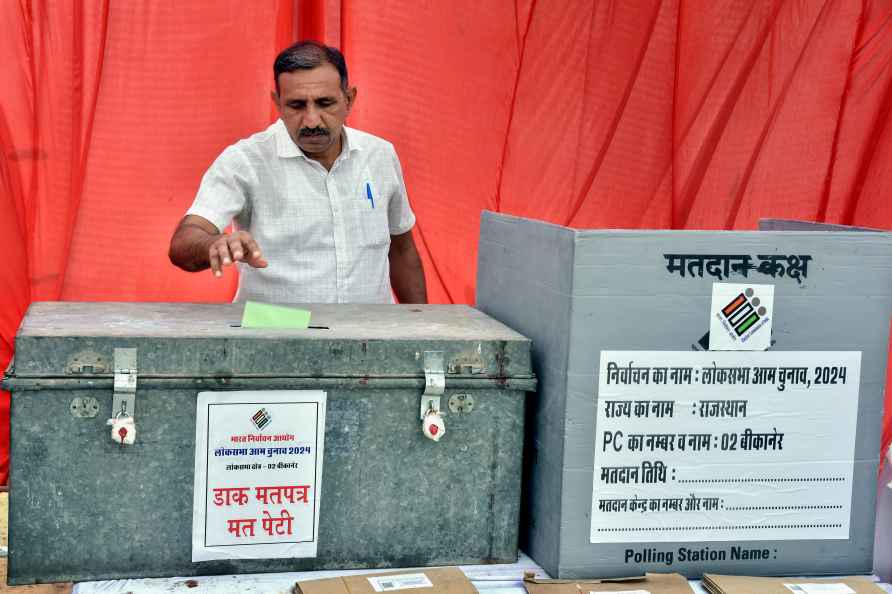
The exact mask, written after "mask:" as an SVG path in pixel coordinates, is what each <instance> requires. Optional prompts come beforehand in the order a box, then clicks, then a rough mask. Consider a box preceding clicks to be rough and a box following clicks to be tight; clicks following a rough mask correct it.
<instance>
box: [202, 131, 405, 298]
mask: <svg viewBox="0 0 892 594" xmlns="http://www.w3.org/2000/svg"><path fill="white" fill-rule="evenodd" d="M187 214H192V215H198V216H200V217H204V218H205V219H207V220H208V221H210V222H211V223H213V224H214V225H216V226H217V228H218V229H220V230H222V229H224V228H225V227H226V226H227V225H228V224H229V223H230V221H232V220H233V219H234V220H235V223H236V226H237V227H238V228H240V229H244V230H246V231H249V232H250V233H251V235H252V236H253V237H254V239H256V240H257V243H258V244H259V245H260V249H261V250H263V255H264V257H265V258H266V260H267V262H268V263H269V266H268V267H267V268H252V267H250V266H248V265H247V264H242V263H239V264H238V266H239V287H238V292H237V293H236V295H235V300H236V301H246V300H252V301H264V302H268V303H393V295H392V293H391V288H390V265H389V262H388V258H387V256H388V252H389V249H390V236H391V235H400V234H402V233H405V232H407V231H409V230H410V229H411V228H412V226H413V225H414V224H415V215H414V214H413V212H412V209H411V208H410V206H409V199H408V197H407V195H406V186H405V183H404V182H403V173H402V169H401V168H400V163H399V159H398V158H397V156H396V151H394V149H393V145H392V144H390V143H389V142H387V141H386V140H383V139H381V138H378V137H376V136H373V135H371V134H367V133H365V132H361V131H359V130H354V129H351V128H347V127H346V126H345V127H344V137H343V145H342V149H341V154H340V155H339V156H338V158H337V159H336V160H335V162H334V164H333V165H332V167H331V171H326V170H325V167H323V166H322V165H320V164H319V163H318V162H316V161H313V160H312V159H309V158H308V157H306V156H305V155H304V154H303V152H302V151H301V150H300V149H299V148H298V147H297V145H296V144H294V141H292V140H291V137H290V136H289V135H288V131H287V129H286V128H285V125H284V124H283V123H282V121H281V120H276V122H275V123H274V124H272V125H271V126H270V127H269V128H267V129H266V130H264V131H263V132H259V133H257V134H254V135H253V136H251V137H249V138H246V139H243V140H240V141H238V142H237V143H235V144H234V145H232V146H229V147H227V148H226V150H224V151H223V153H222V154H221V155H220V156H219V157H218V158H217V160H216V161H214V163H213V165H211V167H210V168H209V169H208V170H207V172H206V173H205V175H204V178H202V180H201V186H200V187H199V189H198V195H197V196H196V197H195V202H193V204H192V207H191V208H190V209H189V211H188V213H187Z"/></svg>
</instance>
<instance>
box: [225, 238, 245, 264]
mask: <svg viewBox="0 0 892 594" xmlns="http://www.w3.org/2000/svg"><path fill="white" fill-rule="evenodd" d="M226 241H227V243H228V246H229V252H230V253H231V254H232V260H233V262H238V261H240V260H244V259H245V248H244V247H243V246H242V238H241V237H239V236H238V235H236V234H233V235H230V236H229V237H227V238H226Z"/></svg>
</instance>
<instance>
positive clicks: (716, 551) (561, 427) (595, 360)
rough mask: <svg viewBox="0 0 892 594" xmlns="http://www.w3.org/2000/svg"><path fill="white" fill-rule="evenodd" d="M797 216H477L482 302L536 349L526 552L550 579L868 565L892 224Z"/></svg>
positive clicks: (843, 570)
mask: <svg viewBox="0 0 892 594" xmlns="http://www.w3.org/2000/svg"><path fill="white" fill-rule="evenodd" d="M780 227H783V225H781V226H780ZM775 228H778V227H775ZM799 228H800V229H802V230H784V231H752V232H725V231H621V230H598V231H594V230H574V229H569V228H565V227H560V226H557V225H552V224H547V223H542V222H537V221H531V220H525V219H521V218H517V217H511V216H506V215H500V214H495V213H489V212H485V213H484V215H483V218H482V222H481V236H480V245H479V256H478V258H479V259H478V269H477V306H478V307H479V308H480V309H481V310H482V311H484V312H485V313H487V314H489V315H491V316H493V317H495V318H496V319H498V320H500V321H502V322H504V323H505V324H508V325H509V326H511V327H512V328H514V329H516V330H517V331H519V332H521V333H523V334H524V335H525V336H528V337H530V338H531V339H532V341H533V364H534V371H535V372H536V375H537V378H538V380H539V385H538V390H537V396H536V399H535V401H534V403H535V404H534V405H531V406H530V410H529V416H528V417H527V419H528V428H527V429H528V439H527V442H526V451H525V475H526V477H525V490H524V503H523V504H522V505H523V511H522V514H521V519H522V522H523V524H524V525H523V527H522V528H521V548H522V549H523V550H524V551H525V552H526V553H528V554H529V555H530V556H531V557H532V558H533V559H534V560H535V561H536V562H538V563H539V564H540V565H541V566H542V567H543V568H544V569H545V570H546V571H547V572H548V573H549V574H551V575H552V576H554V577H560V578H564V577H567V578H584V577H590V576H624V575H631V574H636V573H640V572H643V571H655V572H656V571H664V572H665V571H675V572H679V573H682V574H685V575H687V576H690V577H699V576H700V575H701V574H702V573H703V572H704V571H708V572H715V573H729V574H750V575H828V574H829V575H833V574H836V575H838V574H847V573H870V572H871V571H872V568H873V546H874V528H875V503H876V498H877V467H878V463H879V448H880V425H881V419H882V416H883V389H884V385H885V369H886V355H887V348H888V339H889V314H890V311H892V274H890V273H892V236H890V234H887V233H876V232H856V231H845V230H839V231H837V230H833V231H828V230H810V229H812V227H809V226H808V225H801V226H800V227H799ZM532 402H533V401H531V404H532ZM885 528H886V529H887V530H888V526H886V527H885Z"/></svg>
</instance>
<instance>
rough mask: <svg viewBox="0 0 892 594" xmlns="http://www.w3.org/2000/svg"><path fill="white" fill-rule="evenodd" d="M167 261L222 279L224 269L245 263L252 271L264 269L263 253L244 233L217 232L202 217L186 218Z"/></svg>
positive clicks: (246, 233)
mask: <svg viewBox="0 0 892 594" xmlns="http://www.w3.org/2000/svg"><path fill="white" fill-rule="evenodd" d="M169 256H170V261H171V262H172V263H174V264H175V265H177V266H179V267H180V268H182V269H183V270H186V271H188V272H198V271H199V270H205V269H206V268H209V267H210V269H211V271H212V272H213V273H214V276H216V277H221V276H223V267H224V266H229V265H230V264H232V263H233V262H244V263H245V264H247V265H249V266H253V267H254V268H266V267H267V265H268V263H267V261H266V259H265V258H264V257H263V251H262V250H261V249H260V246H259V245H257V242H256V241H255V240H254V238H253V237H251V234H250V233H248V232H247V231H236V232H235V233H230V234H225V233H220V230H219V229H217V227H216V226H215V225H214V224H213V223H211V222H210V221H209V220H207V219H205V218H204V217H200V216H197V215H186V216H185V217H184V218H183V220H182V221H180V224H179V225H178V226H177V229H176V231H175V232H174V234H173V237H172V238H171V240H170V252H169Z"/></svg>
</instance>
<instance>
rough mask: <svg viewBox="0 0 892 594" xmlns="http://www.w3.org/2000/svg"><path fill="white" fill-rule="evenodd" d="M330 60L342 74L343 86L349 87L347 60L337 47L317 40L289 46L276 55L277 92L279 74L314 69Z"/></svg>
mask: <svg viewBox="0 0 892 594" xmlns="http://www.w3.org/2000/svg"><path fill="white" fill-rule="evenodd" d="M326 62H328V63H329V64H331V65H332V66H334V67H335V68H337V70H338V74H339V75H340V76H341V88H342V89H344V90H345V91H346V90H347V89H348V88H349V86H348V81H347V61H346V60H344V54H342V53H341V52H340V50H338V49H337V48H334V47H330V46H327V45H323V44H321V43H319V42H316V41H309V40H308V41H298V42H297V43H295V44H294V45H292V46H290V47H287V48H285V49H283V50H282V52H281V53H280V54H279V55H278V56H276V61H275V62H274V63H273V76H274V77H275V79H276V93H278V92H279V75H280V74H282V73H283V72H294V71H295V70H312V69H313V68H317V67H319V66H321V65H322V64H324V63H326Z"/></svg>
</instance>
